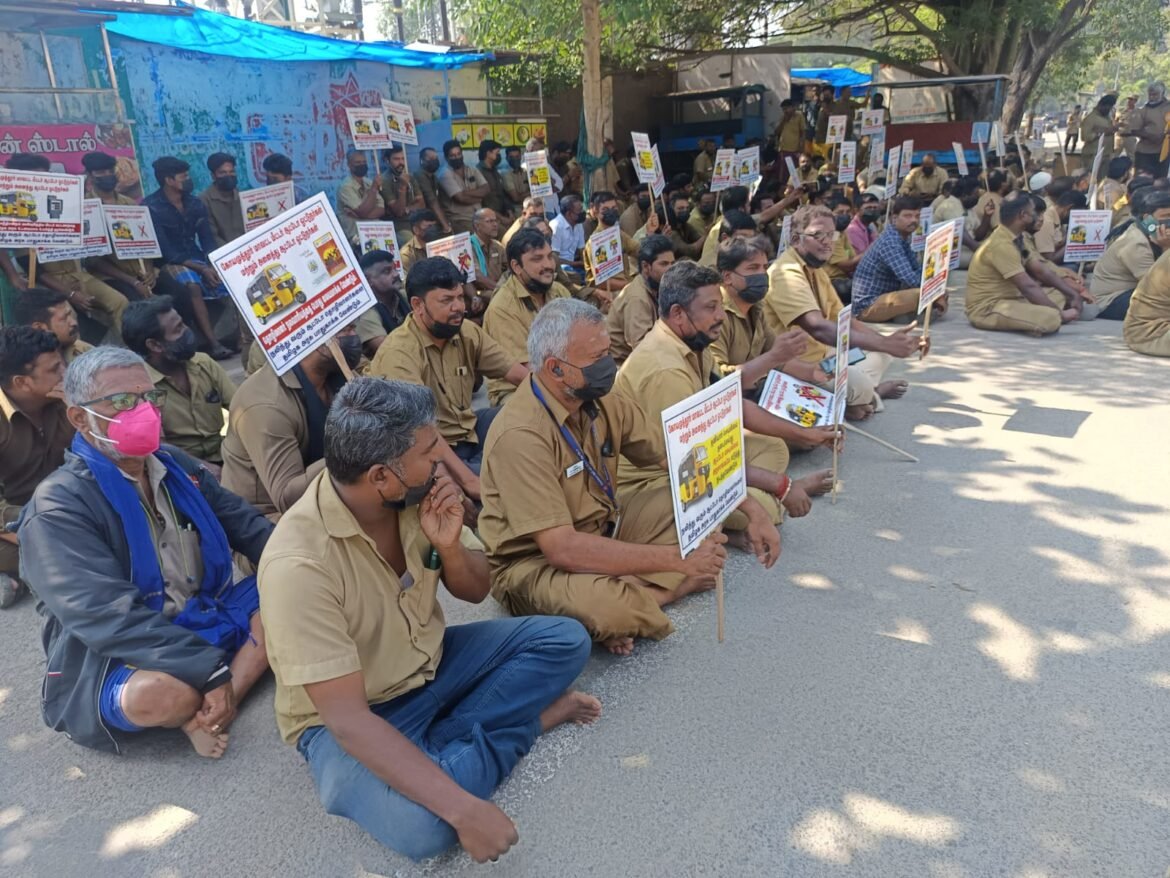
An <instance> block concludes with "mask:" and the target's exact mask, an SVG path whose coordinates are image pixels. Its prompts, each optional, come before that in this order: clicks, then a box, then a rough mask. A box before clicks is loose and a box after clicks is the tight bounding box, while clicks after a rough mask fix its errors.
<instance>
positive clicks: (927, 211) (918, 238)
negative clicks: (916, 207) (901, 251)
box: [910, 207, 934, 253]
mask: <svg viewBox="0 0 1170 878" xmlns="http://www.w3.org/2000/svg"><path fill="white" fill-rule="evenodd" d="M933 214H934V208H932V207H924V208H922V209H921V210H920V211H918V226H917V227H916V228H915V229H914V234H913V235H911V236H910V249H911V250H913V251H914V252H915V253H921V252H922V248H923V247H925V246H926V233H927V232H929V231H930V218H931V216H932V215H933Z"/></svg>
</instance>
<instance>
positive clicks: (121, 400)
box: [81, 389, 167, 412]
mask: <svg viewBox="0 0 1170 878" xmlns="http://www.w3.org/2000/svg"><path fill="white" fill-rule="evenodd" d="M140 400H145V401H146V402H148V403H150V404H151V405H152V406H154V407H155V408H156V409H160V408H162V407H163V405H164V404H165V403H166V401H167V392H166V391H165V390H158V389H151V390H144V391H142V393H130V392H129V391H127V392H125V393H111V394H109V395H108V396H99V397H98V398H97V399H91V400H90V401H89V402H83V403H81V407H82V408H88V407H89V406H91V405H93V404H94V403H98V402H108V403H109V404H110V405H111V406H113V408H114V411H116V412H128V411H130V409H132V408H134V407H135V406H136V405H138V402H139V401H140Z"/></svg>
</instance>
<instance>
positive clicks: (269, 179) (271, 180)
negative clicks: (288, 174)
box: [264, 177, 284, 186]
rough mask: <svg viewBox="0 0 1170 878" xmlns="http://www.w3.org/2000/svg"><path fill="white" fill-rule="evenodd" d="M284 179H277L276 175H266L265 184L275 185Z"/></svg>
mask: <svg viewBox="0 0 1170 878" xmlns="http://www.w3.org/2000/svg"><path fill="white" fill-rule="evenodd" d="M283 182H284V180H277V179H276V178H275V177H265V178H264V184H265V185H266V186H275V185H276V184H277V183H283Z"/></svg>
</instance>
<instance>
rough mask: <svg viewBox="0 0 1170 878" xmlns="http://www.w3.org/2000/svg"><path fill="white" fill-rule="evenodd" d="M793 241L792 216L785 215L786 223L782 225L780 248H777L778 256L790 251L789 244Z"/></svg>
mask: <svg viewBox="0 0 1170 878" xmlns="http://www.w3.org/2000/svg"><path fill="white" fill-rule="evenodd" d="M791 241H792V214H790V213H789V214H785V216H784V222H782V223H781V224H780V246H779V247H777V248H776V255H777V256H779V255H780V254H781V253H783V252H784V251H785V250H787V249H788V245H789V243H790V242H791Z"/></svg>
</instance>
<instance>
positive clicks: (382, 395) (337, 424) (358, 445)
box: [325, 378, 435, 485]
mask: <svg viewBox="0 0 1170 878" xmlns="http://www.w3.org/2000/svg"><path fill="white" fill-rule="evenodd" d="M434 422H435V397H434V395H433V394H432V393H431V391H430V388H428V387H424V386H422V385H421V384H410V383H408V382H406V381H389V380H386V379H384V378H354V379H353V380H351V381H350V382H349V383H347V384H346V385H345V386H344V387H343V388H341V390H340V391H339V392H338V394H337V396H336V397H334V399H333V405H332V406H331V407H330V409H329V416H328V417H327V418H326V419H325V466H326V467H327V468H328V469H329V474H330V475H332V476H333V478H335V479H337V481H339V482H341V483H342V484H346V485H351V484H353V483H354V482H356V481H357V480H358V479H360V478H361V477H362V475H364V474H365V473H366V472H367V471H368V470H369V469H370V467H372V466H377V465H378V464H385V465H387V466H389V465H391V464H394V463H397V462H398V461H399V460H401V459H402V456H403V455H404V454H406V452H408V451H410V449H411V448H413V447H414V442H415V438H416V434H417V433H418V431H419V430H421V429H422V428H423V427H425V426H427V425H428V424H433V423H434Z"/></svg>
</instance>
